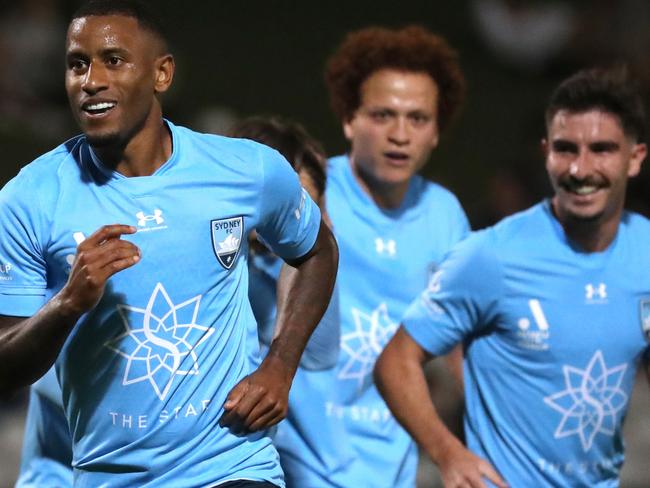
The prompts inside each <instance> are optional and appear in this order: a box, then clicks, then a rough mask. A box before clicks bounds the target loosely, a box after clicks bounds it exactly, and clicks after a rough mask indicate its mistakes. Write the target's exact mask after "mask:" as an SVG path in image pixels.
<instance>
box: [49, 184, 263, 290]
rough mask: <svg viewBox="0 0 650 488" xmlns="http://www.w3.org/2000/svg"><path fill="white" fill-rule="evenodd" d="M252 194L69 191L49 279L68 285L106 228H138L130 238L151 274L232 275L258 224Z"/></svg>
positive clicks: (54, 232)
mask: <svg viewBox="0 0 650 488" xmlns="http://www.w3.org/2000/svg"><path fill="white" fill-rule="evenodd" d="M255 209H256V207H255V204H254V202H253V201H252V200H251V199H250V196H249V195H246V194H236V193H232V192H230V193H225V192H220V191H219V188H218V186H214V187H211V186H210V185H204V186H203V187H201V186H197V185H195V184H187V185H184V184H182V183H173V184H167V185H164V186H162V187H160V188H155V189H152V188H149V189H148V191H142V192H133V191H130V192H126V191H119V190H117V189H115V188H112V187H108V186H105V187H103V188H98V187H90V188H82V189H79V190H78V191H76V192H67V194H66V195H64V197H63V198H62V201H60V202H59V205H58V207H57V210H56V215H55V217H54V219H53V222H54V225H53V227H52V229H51V234H50V242H49V243H48V247H47V252H46V256H47V260H48V275H49V276H50V278H51V279H52V281H55V282H60V281H61V280H65V279H67V274H68V273H69V271H70V269H71V266H72V263H73V262H74V257H75V254H76V252H77V246H78V245H79V244H81V242H83V241H84V240H86V239H88V238H89V237H90V236H91V235H93V233H95V232H96V231H97V230H98V229H100V228H101V227H102V226H105V225H111V224H123V225H130V226H132V227H134V228H135V229H136V233H135V234H129V235H124V236H122V239H124V240H128V241H130V242H132V243H134V244H135V245H136V246H138V248H139V249H140V251H141V253H142V258H141V262H140V263H138V265H137V266H135V267H134V269H135V268H139V270H140V271H141V272H144V273H145V274H156V273H158V272H160V271H164V272H165V274H166V275H167V276H172V275H176V276H181V275H187V274H194V275H195V276H205V275H206V274H210V273H215V272H216V273H219V272H221V273H222V274H227V273H228V272H229V271H230V270H231V269H233V268H234V266H235V265H236V264H237V262H238V258H239V257H240V256H241V255H242V253H244V254H245V252H246V250H247V239H246V237H247V235H248V233H249V232H250V230H251V228H252V227H254V226H255V225H256V222H255V219H256V212H255Z"/></svg>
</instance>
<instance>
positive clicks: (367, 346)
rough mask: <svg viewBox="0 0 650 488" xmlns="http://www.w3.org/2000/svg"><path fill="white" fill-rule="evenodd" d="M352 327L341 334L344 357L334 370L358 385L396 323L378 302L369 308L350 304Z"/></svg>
mask: <svg viewBox="0 0 650 488" xmlns="http://www.w3.org/2000/svg"><path fill="white" fill-rule="evenodd" d="M351 312H352V318H353V320H354V331H353V332H349V333H347V334H343V335H342V336H341V348H342V349H343V353H344V354H345V355H346V356H347V361H346V362H345V364H344V365H343V367H342V368H341V370H340V371H339V373H338V377H339V379H341V380H356V381H358V382H359V385H361V384H363V382H364V380H365V379H366V378H367V377H368V375H370V374H371V373H372V369H373V368H374V366H375V362H376V361H377V357H378V356H379V354H381V351H382V350H383V349H384V347H385V346H386V344H387V343H388V341H389V340H390V339H391V337H393V334H395V332H396V331H397V327H398V324H397V323H396V322H393V321H392V320H391V319H390V317H389V316H388V307H387V306H386V304H385V303H381V304H380V305H379V306H378V307H377V308H376V309H374V310H373V311H372V312H370V313H369V314H368V313H364V312H362V311H361V310H359V309H357V308H354V307H353V308H352V310H351Z"/></svg>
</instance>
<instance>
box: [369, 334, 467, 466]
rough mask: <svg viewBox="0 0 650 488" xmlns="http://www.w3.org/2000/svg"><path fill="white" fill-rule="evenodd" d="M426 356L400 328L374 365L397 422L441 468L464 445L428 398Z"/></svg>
mask: <svg viewBox="0 0 650 488" xmlns="http://www.w3.org/2000/svg"><path fill="white" fill-rule="evenodd" d="M426 359H427V357H426V354H425V353H424V351H422V349H421V348H419V346H417V345H416V344H415V343H414V342H413V340H412V339H411V338H410V337H409V336H408V334H407V333H406V332H405V331H404V329H402V328H400V329H399V330H398V332H397V333H396V335H395V337H394V338H393V340H392V341H391V342H389V344H388V345H387V346H386V348H385V349H384V351H383V352H382V354H381V355H380V357H379V359H378V360H377V363H376V365H375V383H376V385H377V388H378V389H379V392H380V393H381V395H382V396H383V398H384V400H385V401H386V403H387V405H388V407H389V408H390V410H391V412H392V413H393V415H394V416H395V418H396V419H397V421H398V422H399V423H400V424H401V425H402V427H404V429H406V431H407V432H408V433H409V434H410V435H411V436H412V437H413V439H414V440H415V441H416V442H417V443H418V445H419V446H420V447H421V448H422V449H423V450H424V451H425V452H426V453H427V454H428V455H429V457H431V459H432V460H433V461H434V462H436V463H437V464H439V463H440V462H441V461H442V460H443V458H444V457H445V454H446V452H447V451H448V450H449V449H453V448H456V447H461V446H462V444H461V442H460V441H459V440H458V439H457V438H456V437H455V436H454V435H453V434H452V433H451V432H450V431H449V430H448V429H447V427H446V426H445V425H444V423H443V422H442V420H441V419H440V417H439V415H438V413H437V411H436V409H435V407H434V405H433V403H432V401H431V396H430V395H429V388H428V386H427V382H426V378H425V376H424V370H423V368H422V364H423V362H424V361H425V360H426Z"/></svg>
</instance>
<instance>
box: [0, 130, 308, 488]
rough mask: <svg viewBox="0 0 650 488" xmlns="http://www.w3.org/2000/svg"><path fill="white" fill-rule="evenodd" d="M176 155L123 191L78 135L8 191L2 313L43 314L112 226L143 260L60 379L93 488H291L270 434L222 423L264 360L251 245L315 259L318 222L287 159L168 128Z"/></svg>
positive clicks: (99, 310)
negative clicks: (246, 487) (245, 486)
mask: <svg viewBox="0 0 650 488" xmlns="http://www.w3.org/2000/svg"><path fill="white" fill-rule="evenodd" d="M167 125H168V127H169V129H170V132H171V134H172V142H173V153H172V155H171V157H170V159H169V160H168V161H167V162H166V163H165V164H164V165H163V166H161V167H160V168H159V169H158V170H157V171H156V172H155V173H154V174H153V175H151V176H147V177H134V178H125V177H124V176H122V175H120V174H117V173H115V172H112V171H109V170H108V169H107V168H105V167H104V166H102V164H101V163H100V162H99V161H98V160H97V158H96V157H94V155H93V154H92V152H91V151H90V149H89V146H88V145H87V144H86V142H85V138H84V137H82V136H80V137H77V138H75V139H72V140H70V141H68V142H67V143H65V144H64V145H61V146H60V147H58V148H57V149H55V150H54V151H52V152H50V153H48V154H46V155H44V156H43V157H41V158H39V159H38V160H36V161H35V162H34V163H32V164H30V165H28V166H27V167H25V168H24V169H23V170H22V171H21V172H20V174H19V175H18V176H17V177H16V178H14V179H13V180H12V181H10V182H9V183H8V184H7V186H6V187H5V188H4V189H3V190H2V192H1V193H0V226H1V229H0V263H2V264H1V266H2V268H1V270H2V274H1V275H0V314H5V315H14V316H30V315H32V314H34V313H35V312H36V311H37V310H38V309H39V308H40V307H41V306H42V305H43V304H44V303H45V302H46V301H47V300H48V299H49V298H50V297H51V296H52V295H53V294H54V293H56V292H57V291H58V290H59V289H60V288H61V287H62V286H63V285H64V283H65V281H66V279H67V274H68V273H69V271H70V267H71V263H72V262H73V260H74V254H75V251H76V246H77V244H78V243H79V242H81V241H82V240H83V239H84V238H85V237H88V236H89V235H90V234H91V233H93V232H94V231H95V230H97V229H98V228H99V227H101V226H102V225H105V224H113V223H121V224H131V225H133V226H135V227H136V228H137V229H138V232H137V233H136V234H134V235H127V236H124V238H125V239H128V240H130V241H132V242H133V243H134V244H136V245H137V246H138V247H139V248H140V249H141V251H142V259H141V261H140V262H138V263H137V264H136V265H134V266H133V267H131V268H129V269H126V270H124V271H121V272H120V273H117V274H116V275H114V276H113V277H112V278H111V279H110V280H109V281H108V283H107V286H106V290H105V293H104V296H103V298H102V300H101V302H100V303H99V304H98V306H97V307H95V308H94V309H93V310H92V311H91V312H89V313H88V314H85V315H84V316H83V317H82V318H81V319H80V320H79V322H78V323H77V324H76V326H75V328H74V329H73V331H72V332H71V334H70V337H69V338H68V340H67V341H66V343H65V345H64V347H63V349H62V351H61V354H60V356H59V359H58V360H57V375H58V378H59V383H60V384H61V386H62V393H63V395H62V397H63V404H64V406H65V411H66V416H67V418H68V422H69V425H70V431H71V435H72V442H73V452H74V456H73V467H74V478H75V479H74V481H75V485H77V486H81V487H86V486H88V487H93V488H94V487H97V486H111V487H114V486H116V487H119V486H125V487H132V486H164V487H166V486H212V485H215V484H217V483H220V482H224V481H228V480H234V479H252V480H267V481H270V482H272V483H275V484H277V485H279V486H282V485H283V479H282V472H281V469H280V466H279V463H278V455H277V452H276V450H275V449H274V447H273V446H272V444H271V441H270V439H269V437H268V436H267V435H266V433H263V432H262V433H254V434H249V435H234V434H233V433H231V431H230V430H229V429H227V428H222V427H220V426H219V419H220V417H221V415H222V414H223V403H224V401H225V399H226V397H227V394H228V393H229V392H230V390H231V389H232V388H233V387H234V386H235V384H237V382H239V381H240V380H241V379H242V378H244V377H245V376H246V375H248V374H249V373H251V372H253V371H254V369H255V368H256V366H257V364H258V363H259V357H258V354H259V346H258V338H257V337H258V336H257V324H256V323H255V320H254V318H253V314H252V311H251V309H250V304H249V302H248V271H247V256H248V234H249V233H250V231H251V230H253V229H256V230H257V233H258V234H259V235H260V236H262V237H263V238H264V240H265V242H266V243H267V244H268V245H269V246H270V247H271V248H272V249H273V251H274V252H275V253H276V254H277V255H279V256H282V257H283V258H285V259H295V258H298V257H301V256H303V255H304V254H306V253H307V252H308V251H309V250H310V249H311V247H312V246H313V244H314V242H315V240H316V236H317V233H318V229H319V224H320V212H319V210H318V207H317V206H316V205H315V204H314V203H313V202H312V201H311V199H310V198H309V197H308V195H307V193H306V192H305V191H303V190H301V187H300V184H299V182H298V178H297V176H296V174H295V172H294V171H293V169H292V168H291V166H290V165H289V164H288V163H286V161H284V160H283V159H282V158H281V156H280V155H279V154H278V153H277V152H275V151H273V150H271V149H269V148H267V147H266V146H262V145H260V144H256V143H253V142H250V141H243V140H236V139H229V138H223V137H219V136H213V135H205V134H198V133H195V132H192V131H190V130H188V129H185V128H182V127H176V126H174V125H173V124H171V123H167Z"/></svg>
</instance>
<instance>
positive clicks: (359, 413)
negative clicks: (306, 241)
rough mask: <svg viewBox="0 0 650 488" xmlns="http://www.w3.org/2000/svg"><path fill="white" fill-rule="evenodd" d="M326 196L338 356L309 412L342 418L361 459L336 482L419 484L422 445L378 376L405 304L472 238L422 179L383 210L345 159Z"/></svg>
mask: <svg viewBox="0 0 650 488" xmlns="http://www.w3.org/2000/svg"><path fill="white" fill-rule="evenodd" d="M326 197H327V198H326V201H327V210H328V213H329V215H330V218H331V220H332V223H333V226H334V234H335V236H336V238H337V241H338V244H339V255H340V258H339V259H340V264H339V274H338V285H339V292H340V303H341V351H340V356H339V362H338V365H337V373H336V379H337V385H336V388H335V389H333V390H332V392H331V393H330V394H329V396H327V397H326V399H325V401H324V402H323V401H322V399H320V398H319V399H317V401H318V403H316V401H314V402H307V401H306V402H305V405H306V407H305V408H311V409H312V410H316V409H324V410H325V414H326V416H327V418H329V419H331V421H332V422H338V421H343V423H344V425H345V429H346V438H344V439H340V440H339V441H338V445H339V446H342V445H345V444H346V443H348V444H349V445H350V446H351V448H352V450H353V452H354V457H355V460H354V462H353V463H352V464H351V465H350V466H349V467H348V469H346V470H345V472H343V473H341V474H340V476H339V477H338V478H336V483H331V484H330V486H340V487H344V488H347V487H352V486H354V487H360V488H363V487H368V488H382V487H386V488H395V487H410V486H414V485H415V475H416V470H417V450H416V447H415V445H414V443H413V442H412V440H411V439H410V437H409V435H408V434H407V433H406V431H404V430H403V429H402V428H401V427H400V426H399V424H398V423H397V422H396V421H395V419H394V418H393V416H392V415H391V414H390V412H389V410H388V407H387V406H386V404H385V403H384V401H383V399H382V398H381V397H380V395H379V393H378V392H377V389H376V387H375V386H374V384H373V380H372V370H373V367H374V365H375V361H376V359H377V357H378V355H379V353H380V352H381V351H382V349H383V348H384V346H385V345H386V343H387V342H388V340H389V339H390V338H391V337H392V335H393V334H394V333H395V331H396V329H397V326H398V324H399V319H400V318H401V316H402V314H403V313H404V311H405V310H406V307H407V306H408V304H409V303H410V302H411V301H412V300H413V298H414V297H416V296H417V294H418V293H419V292H420V291H421V289H422V287H423V286H426V283H427V279H428V276H429V274H430V273H431V272H432V271H433V270H435V269H436V268H437V266H438V264H439V263H440V262H441V261H442V259H443V257H444V256H445V254H446V253H447V251H448V250H449V249H450V248H451V246H452V245H454V244H455V243H456V242H458V241H459V240H460V239H461V238H462V237H464V236H465V235H466V233H467V231H468V223H467V219H466V217H465V214H464V212H463V210H462V208H461V206H460V204H459V203H458V201H457V199H456V198H455V197H454V196H453V195H452V194H451V193H450V192H449V191H447V190H445V189H444V188H442V187H441V186H439V185H436V184H434V183H430V182H427V181H425V180H424V179H423V178H421V177H419V176H415V177H413V178H412V179H411V182H410V185H409V189H408V191H407V194H406V196H405V198H404V202H403V203H402V205H401V206H400V207H399V208H398V209H395V210H383V209H381V208H379V207H377V205H376V204H375V203H374V201H373V200H372V199H371V198H370V197H369V196H368V195H367V194H366V193H365V192H364V191H363V190H362V189H361V188H360V187H359V185H358V183H357V182H356V180H355V178H354V175H353V173H352V168H351V167H350V162H349V160H348V158H347V157H345V156H343V157H337V158H333V159H331V160H330V161H329V168H328V182H327V195H326ZM322 428H323V429H326V428H327V425H323V426H322Z"/></svg>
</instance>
